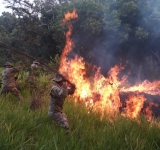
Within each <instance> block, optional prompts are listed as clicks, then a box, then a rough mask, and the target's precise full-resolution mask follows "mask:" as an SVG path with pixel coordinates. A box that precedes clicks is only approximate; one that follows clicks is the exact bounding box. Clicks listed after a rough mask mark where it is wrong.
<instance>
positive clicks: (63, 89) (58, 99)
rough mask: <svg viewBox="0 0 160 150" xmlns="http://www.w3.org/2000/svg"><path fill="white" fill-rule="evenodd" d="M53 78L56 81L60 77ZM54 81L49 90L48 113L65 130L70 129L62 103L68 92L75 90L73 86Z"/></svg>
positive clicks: (71, 92)
mask: <svg viewBox="0 0 160 150" xmlns="http://www.w3.org/2000/svg"><path fill="white" fill-rule="evenodd" d="M53 80H54V81H56V82H57V81H58V80H59V81H60V80H62V79H60V78H59V79H58V78H54V79H53ZM56 82H55V84H54V85H53V86H52V88H51V91H50V104H49V110H48V114H49V116H50V117H51V118H52V119H53V120H54V121H56V122H57V123H58V124H59V125H60V126H61V127H63V128H64V129H66V131H67V130H70V127H69V123H68V119H67V116H66V115H65V113H63V112H62V110H63V104H64V101H65V98H66V97H67V96H68V94H73V93H74V92H73V91H74V90H75V87H71V88H68V87H67V86H66V83H65V82H63V85H62V86H59V85H58V84H57V83H56Z"/></svg>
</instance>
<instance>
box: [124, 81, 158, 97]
mask: <svg viewBox="0 0 160 150" xmlns="http://www.w3.org/2000/svg"><path fill="white" fill-rule="evenodd" d="M123 91H124V92H136V91H139V92H144V93H146V94H150V95H160V81H154V82H153V83H151V82H149V81H148V80H145V81H143V82H142V83H141V84H139V85H137V86H133V87H130V88H123Z"/></svg>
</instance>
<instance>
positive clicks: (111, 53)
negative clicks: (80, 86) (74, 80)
mask: <svg viewBox="0 0 160 150" xmlns="http://www.w3.org/2000/svg"><path fill="white" fill-rule="evenodd" d="M124 6H129V7H131V8H132V9H126V10H125V7H124ZM111 7H112V8H110V10H107V11H108V12H104V15H101V16H99V17H100V18H101V20H103V21H104V22H109V21H110V22H109V23H110V25H108V28H109V27H110V28H111V29H110V30H109V29H108V28H104V27H103V26H101V30H102V32H101V33H99V34H90V33H89V31H88V32H87V30H86V31H85V32H78V33H77V32H73V35H72V39H73V41H74V48H73V54H78V55H80V56H82V57H83V58H84V60H85V61H86V62H87V63H89V64H92V65H96V66H98V67H101V73H102V74H103V75H105V76H106V75H107V73H108V71H109V70H110V69H111V68H112V67H113V66H114V65H116V64H121V65H124V66H125V69H124V70H123V72H122V74H130V77H129V82H130V83H131V84H135V83H137V82H138V81H139V80H143V79H145V78H148V79H154V77H151V76H152V74H153V71H154V70H152V72H150V73H148V70H147V67H148V66H150V67H153V66H152V64H153V63H152V64H149V65H148V64H147V63H148V62H147V59H146V57H147V56H150V55H151V56H153V54H152V52H151V50H154V51H159V50H160V44H159V42H157V41H159V38H160V28H159V27H160V1H159V0H155V1H152V0H141V1H128V2H124V3H122V2H121V4H120V3H119V2H117V1H115V2H114V3H113V4H112V5H111ZM123 9H124V10H123ZM125 11H129V12H128V14H127V12H125ZM115 12H117V13H115ZM124 12H125V13H126V14H125V15H126V16H123V15H124V14H123V13H124ZM108 13H110V14H112V15H109V16H107V17H106V14H108ZM113 14H114V15H113ZM81 19H82V18H79V20H81ZM116 21H117V22H116ZM82 24H83V21H82V22H78V24H76V23H75V24H74V25H73V27H74V31H77V30H78V29H79V31H83V30H81V28H80V27H79V26H81V27H82V26H84V25H82ZM112 27H113V29H114V30H113V29H112ZM73 54H70V56H73ZM151 59H152V58H151ZM141 66H142V69H141V70H140V69H139V68H140V67H141ZM148 69H149V68H148ZM156 69H157V68H156ZM149 70H151V68H150V69H149ZM138 73H139V74H140V75H138ZM146 74H147V75H146Z"/></svg>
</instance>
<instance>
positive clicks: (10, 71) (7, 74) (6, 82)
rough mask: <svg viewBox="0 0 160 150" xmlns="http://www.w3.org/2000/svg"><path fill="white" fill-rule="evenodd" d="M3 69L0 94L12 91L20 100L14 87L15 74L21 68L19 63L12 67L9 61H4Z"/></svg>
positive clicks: (20, 97)
mask: <svg viewBox="0 0 160 150" xmlns="http://www.w3.org/2000/svg"><path fill="white" fill-rule="evenodd" d="M4 67H5V69H4V70H3V71H2V82H3V83H2V91H1V94H5V95H6V94H7V93H9V92H10V93H12V94H13V95H15V96H16V97H17V98H18V99H19V100H22V99H23V98H22V96H21V95H20V92H19V91H18V89H17V87H16V81H15V74H16V73H18V72H19V71H20V70H21V65H19V66H18V67H13V66H12V64H11V63H9V62H6V64H5V65H4Z"/></svg>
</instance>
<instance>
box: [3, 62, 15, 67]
mask: <svg viewBox="0 0 160 150" xmlns="http://www.w3.org/2000/svg"><path fill="white" fill-rule="evenodd" d="M6 66H11V67H13V65H12V64H11V63H10V62H6V63H5V64H4V67H6Z"/></svg>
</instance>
